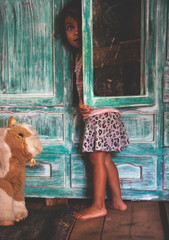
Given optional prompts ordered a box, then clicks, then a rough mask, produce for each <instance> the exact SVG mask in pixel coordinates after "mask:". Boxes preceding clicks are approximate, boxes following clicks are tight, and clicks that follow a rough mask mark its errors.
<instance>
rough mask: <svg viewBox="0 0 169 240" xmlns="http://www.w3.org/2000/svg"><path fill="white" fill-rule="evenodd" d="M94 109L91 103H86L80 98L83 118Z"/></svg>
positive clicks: (80, 109) (80, 110)
mask: <svg viewBox="0 0 169 240" xmlns="http://www.w3.org/2000/svg"><path fill="white" fill-rule="evenodd" d="M91 111H92V108H91V107H90V106H89V105H85V104H84V103H83V101H82V99H79V112H80V114H81V115H82V117H83V118H86V117H88V115H89V113H90V112H91Z"/></svg>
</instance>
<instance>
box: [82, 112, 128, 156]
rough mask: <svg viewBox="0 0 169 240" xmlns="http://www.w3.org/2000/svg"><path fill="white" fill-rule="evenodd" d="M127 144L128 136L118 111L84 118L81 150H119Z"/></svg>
mask: <svg viewBox="0 0 169 240" xmlns="http://www.w3.org/2000/svg"><path fill="white" fill-rule="evenodd" d="M128 145H129V138H128V135H127V133H126V129H125V126H124V123H123V120H122V118H121V115H120V113H116V112H108V113H103V114H98V115H94V116H91V117H88V118H87V119H86V120H85V126H84V135H83V139H82V145H81V148H82V149H81V151H82V152H95V151H104V152H120V151H122V150H123V149H124V148H125V147H127V146H128Z"/></svg>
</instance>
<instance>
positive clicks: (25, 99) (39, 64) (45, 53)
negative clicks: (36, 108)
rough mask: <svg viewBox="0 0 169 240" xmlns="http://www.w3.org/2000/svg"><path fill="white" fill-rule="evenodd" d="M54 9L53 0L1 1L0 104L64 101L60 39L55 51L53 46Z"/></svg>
mask: <svg viewBox="0 0 169 240" xmlns="http://www.w3.org/2000/svg"><path fill="white" fill-rule="evenodd" d="M57 2H60V1H57ZM59 5H60V4H59ZM57 7H60V6H58V4H57ZM56 10H57V8H55V9H54V1H52V0H49V1H47V2H46V1H44V0H38V1H32V2H28V1H19V0H16V1H14V0H10V1H2V2H1V3H0V13H1V14H0V36H1V38H0V65H1V75H0V84H1V94H0V104H2V105H6V104H9V105H11V104H12V105H13V104H17V105H18V104H19V105H61V104H63V73H62V74H58V75H57V72H62V62H63V53H62V47H61V43H60V41H59V40H57V41H56V46H57V53H56V54H55V48H54V47H53V46H54V44H55V39H54V27H53V22H54V18H55V15H56V14H54V12H56ZM58 58H59V59H58ZM55 62H57V63H58V62H60V64H57V68H56V72H55V68H54V67H55ZM56 76H57V77H56Z"/></svg>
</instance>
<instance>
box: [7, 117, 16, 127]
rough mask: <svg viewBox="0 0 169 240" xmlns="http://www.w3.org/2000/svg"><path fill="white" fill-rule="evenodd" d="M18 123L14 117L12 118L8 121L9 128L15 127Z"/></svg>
mask: <svg viewBox="0 0 169 240" xmlns="http://www.w3.org/2000/svg"><path fill="white" fill-rule="evenodd" d="M16 123H17V121H16V119H15V118H14V117H12V116H11V117H10V118H9V119H8V127H13V126H14V125H15V124H16Z"/></svg>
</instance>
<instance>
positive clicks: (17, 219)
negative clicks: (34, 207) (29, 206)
mask: <svg viewBox="0 0 169 240" xmlns="http://www.w3.org/2000/svg"><path fill="white" fill-rule="evenodd" d="M25 218H26V217H20V218H16V219H15V222H20V221H22V220H24V219H25Z"/></svg>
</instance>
